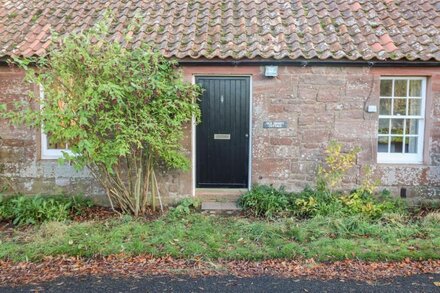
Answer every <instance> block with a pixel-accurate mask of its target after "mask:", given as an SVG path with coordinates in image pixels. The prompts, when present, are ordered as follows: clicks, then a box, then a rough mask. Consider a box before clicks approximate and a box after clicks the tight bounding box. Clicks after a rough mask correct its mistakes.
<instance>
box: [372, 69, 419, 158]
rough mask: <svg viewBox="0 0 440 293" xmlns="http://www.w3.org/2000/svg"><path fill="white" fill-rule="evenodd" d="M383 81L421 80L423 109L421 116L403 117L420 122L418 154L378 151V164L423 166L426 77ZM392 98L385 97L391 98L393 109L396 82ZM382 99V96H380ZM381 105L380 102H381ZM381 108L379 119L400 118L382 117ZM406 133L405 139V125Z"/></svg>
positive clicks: (383, 78) (394, 78)
mask: <svg viewBox="0 0 440 293" xmlns="http://www.w3.org/2000/svg"><path fill="white" fill-rule="evenodd" d="M382 80H421V81H422V85H421V105H420V107H421V109H420V116H414V115H413V116H410V115H402V118H407V119H408V118H409V119H417V120H418V121H419V123H418V131H417V133H418V136H417V138H418V140H417V153H381V152H379V151H377V163H384V164H422V163H423V146H424V137H425V111H426V110H425V105H426V85H427V81H426V77H419V76H383V77H381V78H380V81H381V82H382ZM391 91H392V92H391V97H384V98H391V99H392V102H391V109H393V104H394V82H393V86H392V89H391ZM380 98H381V96H380ZM380 98H379V99H380ZM406 98H407V99H408V98H410V96H409V86H408V87H407V95H406ZM379 105H380V101H379ZM378 108H379V117H378V118H379V119H380V118H385V119H386V118H398V117H400V116H398V115H380V106H379V107H378ZM403 127H404V133H403V136H404V137H405V127H406V123H404V126H403ZM377 138H378V139H379V126H378V127H377ZM403 149H405V146H403Z"/></svg>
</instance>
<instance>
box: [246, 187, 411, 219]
mask: <svg viewBox="0 0 440 293" xmlns="http://www.w3.org/2000/svg"><path fill="white" fill-rule="evenodd" d="M238 203H239V204H240V206H241V207H242V208H243V209H244V210H245V211H247V212H248V213H250V214H253V215H255V216H258V217H267V218H272V217H280V216H295V217H297V218H300V219H303V218H314V217H316V216H323V217H326V216H351V215H360V216H363V217H366V218H370V219H379V218H381V217H382V216H383V215H384V214H387V213H400V214H404V213H406V206H405V205H404V203H403V202H402V201H400V200H396V199H393V198H391V197H390V196H389V194H388V193H387V192H386V191H385V192H382V193H381V195H380V196H378V197H375V196H373V195H372V194H370V193H368V192H364V191H361V190H354V191H352V192H351V193H349V194H343V193H337V192H333V193H329V192H324V191H319V190H314V189H312V188H310V187H306V188H305V189H304V190H303V191H302V192H300V193H289V192H286V191H285V190H284V188H283V187H281V188H279V189H276V188H274V187H272V186H267V185H257V186H254V187H253V188H252V189H251V190H250V191H249V192H247V193H246V194H244V195H242V196H241V197H240V198H239V201H238Z"/></svg>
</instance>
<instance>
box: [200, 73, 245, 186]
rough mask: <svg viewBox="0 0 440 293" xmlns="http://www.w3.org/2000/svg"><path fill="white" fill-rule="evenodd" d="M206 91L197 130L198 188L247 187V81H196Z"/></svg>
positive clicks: (241, 79)
mask: <svg viewBox="0 0 440 293" xmlns="http://www.w3.org/2000/svg"><path fill="white" fill-rule="evenodd" d="M196 82H197V83H198V84H200V85H201V86H202V88H203V90H204V91H203V95H202V98H201V102H200V108H201V111H202V122H201V123H200V124H199V125H197V130H196V187H213V188H215V187H231V188H234V187H235V188H246V187H248V172H249V170H248V167H249V166H248V165H249V98H250V87H249V86H250V83H249V78H248V77H197V78H196Z"/></svg>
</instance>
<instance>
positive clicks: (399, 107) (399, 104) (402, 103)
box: [393, 99, 407, 115]
mask: <svg viewBox="0 0 440 293" xmlns="http://www.w3.org/2000/svg"><path fill="white" fill-rule="evenodd" d="M406 101H407V100H406V99H394V105H393V115H406Z"/></svg>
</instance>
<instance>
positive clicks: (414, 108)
mask: <svg viewBox="0 0 440 293" xmlns="http://www.w3.org/2000/svg"><path fill="white" fill-rule="evenodd" d="M421 109H422V100H421V99H408V115H415V116H418V115H421V112H422V111H420V110H421Z"/></svg>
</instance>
